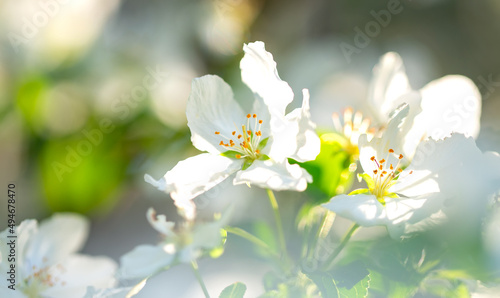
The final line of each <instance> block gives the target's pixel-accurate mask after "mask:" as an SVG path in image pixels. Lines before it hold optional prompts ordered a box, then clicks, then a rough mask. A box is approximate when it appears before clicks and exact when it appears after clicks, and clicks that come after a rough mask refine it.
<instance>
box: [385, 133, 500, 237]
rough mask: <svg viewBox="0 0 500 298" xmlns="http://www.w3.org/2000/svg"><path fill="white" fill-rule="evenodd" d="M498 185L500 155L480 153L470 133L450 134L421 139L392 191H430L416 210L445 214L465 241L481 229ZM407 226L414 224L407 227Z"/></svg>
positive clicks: (412, 193) (419, 193) (410, 193)
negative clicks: (421, 205)
mask: <svg viewBox="0 0 500 298" xmlns="http://www.w3.org/2000/svg"><path fill="white" fill-rule="evenodd" d="M409 171H413V173H412V174H409ZM499 189H500V157H499V156H497V155H495V154H491V153H485V154H484V153H482V152H481V151H480V150H479V149H478V148H477V147H476V145H475V142H474V139H473V138H471V137H469V138H467V137H465V136H464V135H461V134H453V135H452V136H451V137H449V138H446V139H444V140H440V141H434V140H428V141H425V142H423V143H422V144H421V145H420V146H419V148H418V150H417V155H415V158H414V160H413V162H412V164H411V165H410V166H409V167H408V168H407V169H405V171H403V173H402V174H401V177H400V178H399V179H398V183H397V184H396V185H394V186H393V187H392V188H391V191H394V192H396V193H399V194H402V195H405V196H408V197H413V198H415V196H425V195H426V194H427V195H433V198H432V202H426V203H425V206H423V207H422V208H420V209H419V210H418V212H421V213H422V214H423V215H422V217H425V214H427V216H430V215H431V214H433V216H432V217H433V220H434V221H435V220H436V214H438V211H439V212H440V213H442V214H441V215H440V218H439V219H442V218H443V216H445V217H446V220H447V221H448V223H447V226H448V227H449V228H450V229H454V230H460V231H461V233H460V238H462V239H463V240H464V241H466V239H468V238H467V235H469V236H472V237H475V236H474V235H476V236H477V233H479V232H480V230H481V225H482V219H483V218H484V216H485V213H486V212H487V209H488V207H489V204H490V201H491V197H492V195H493V194H494V193H495V192H497V191H498V190H499ZM433 192H434V194H432V193H433ZM429 200H430V199H429ZM436 210H438V211H436ZM412 220H413V221H415V217H413V218H412ZM423 222H425V223H427V222H428V220H425V221H423ZM409 228H412V229H413V228H414V227H413V226H409V227H408V228H407V229H406V230H408V229H409Z"/></svg>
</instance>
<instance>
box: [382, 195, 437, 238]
mask: <svg viewBox="0 0 500 298" xmlns="http://www.w3.org/2000/svg"><path fill="white" fill-rule="evenodd" d="M445 199H446V198H445V196H444V195H443V194H441V193H430V194H425V195H422V196H418V197H414V198H408V199H405V198H389V197H388V198H385V209H386V212H387V223H386V226H387V230H388V232H389V235H390V236H391V237H392V238H395V239H397V238H399V237H401V236H403V235H408V234H411V233H415V232H422V231H425V230H428V229H430V228H432V227H434V226H436V225H438V224H441V223H443V222H444V221H445V220H446V216H445V215H444V213H443V212H442V211H441V210H442V209H443V206H444V202H445Z"/></svg>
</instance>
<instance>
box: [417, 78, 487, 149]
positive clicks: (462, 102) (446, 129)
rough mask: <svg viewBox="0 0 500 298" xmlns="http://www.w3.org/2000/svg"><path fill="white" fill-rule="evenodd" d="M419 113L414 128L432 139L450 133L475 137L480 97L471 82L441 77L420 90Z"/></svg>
mask: <svg viewBox="0 0 500 298" xmlns="http://www.w3.org/2000/svg"><path fill="white" fill-rule="evenodd" d="M421 93H422V113H421V114H420V115H419V116H417V118H416V119H415V125H414V127H416V128H420V129H421V130H422V133H423V134H425V135H426V136H428V137H432V138H433V139H442V138H444V137H446V136H449V135H450V134H451V133H452V132H456V133H463V134H465V135H466V136H472V137H474V138H475V137H477V135H478V134H479V128H480V123H479V118H480V117H481V94H480V93H479V90H478V89H477V87H476V85H475V84H474V82H472V81H471V80H470V79H469V78H467V77H464V76H459V75H450V76H445V77H443V78H441V79H438V80H435V81H432V82H430V83H429V84H427V85H426V86H425V87H424V88H423V89H422V90H421Z"/></svg>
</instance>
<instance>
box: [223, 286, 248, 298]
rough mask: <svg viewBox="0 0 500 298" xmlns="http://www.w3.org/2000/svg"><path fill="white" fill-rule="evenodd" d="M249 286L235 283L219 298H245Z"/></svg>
mask: <svg viewBox="0 0 500 298" xmlns="http://www.w3.org/2000/svg"><path fill="white" fill-rule="evenodd" d="M246 290H247V286H245V284H243V283H241V282H235V283H234V284H232V285H230V286H227V287H226V288H225V289H224V290H222V292H221V293H220V295H219V298H243V295H245V292H246Z"/></svg>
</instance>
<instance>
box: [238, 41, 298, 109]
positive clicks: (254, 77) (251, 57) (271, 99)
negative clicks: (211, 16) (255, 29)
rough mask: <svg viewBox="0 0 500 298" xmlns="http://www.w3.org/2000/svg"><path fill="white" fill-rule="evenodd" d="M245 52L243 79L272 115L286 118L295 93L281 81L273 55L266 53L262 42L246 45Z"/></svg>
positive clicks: (242, 69) (242, 64)
mask: <svg viewBox="0 0 500 298" xmlns="http://www.w3.org/2000/svg"><path fill="white" fill-rule="evenodd" d="M243 50H244V51H245V56H243V59H241V62H240V68H241V79H242V80H243V82H244V83H245V84H247V86H248V87H249V88H250V89H251V90H252V91H253V92H254V93H255V94H257V95H258V96H259V97H260V98H261V99H262V100H263V101H264V102H265V104H266V105H267V106H268V107H269V110H270V111H271V114H273V113H276V114H277V115H281V116H284V115H285V109H286V106H287V105H288V104H289V103H291V102H292V100H293V91H292V89H291V88H290V86H289V85H288V83H286V82H284V81H282V80H281V79H280V77H279V75H278V71H277V69H276V62H274V60H273V55H272V54H271V53H269V52H267V51H266V49H265V45H264V43H263V42H261V41H257V42H254V43H249V44H248V45H244V46H243Z"/></svg>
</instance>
